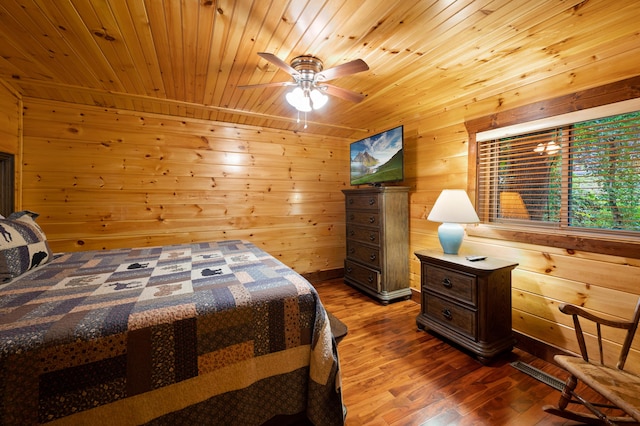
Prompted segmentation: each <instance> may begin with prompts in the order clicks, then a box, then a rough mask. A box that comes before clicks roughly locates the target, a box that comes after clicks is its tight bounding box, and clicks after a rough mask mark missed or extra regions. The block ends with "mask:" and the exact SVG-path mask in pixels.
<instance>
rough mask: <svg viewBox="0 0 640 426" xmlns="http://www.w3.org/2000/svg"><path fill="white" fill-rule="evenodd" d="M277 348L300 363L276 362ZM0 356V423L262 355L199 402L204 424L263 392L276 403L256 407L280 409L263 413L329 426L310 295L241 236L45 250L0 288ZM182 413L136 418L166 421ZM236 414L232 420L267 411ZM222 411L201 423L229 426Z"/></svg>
mask: <svg viewBox="0 0 640 426" xmlns="http://www.w3.org/2000/svg"><path fill="white" fill-rule="evenodd" d="M289 353H294V354H295V356H297V357H298V358H300V357H301V356H302V358H305V360H304V362H302V364H306V365H300V361H296V362H297V364H296V362H294V361H291V362H289V361H288V358H287V356H288V354H289ZM301 354H302V355H301ZM0 356H1V363H2V366H1V373H0V392H1V395H0V423H1V424H42V423H46V422H49V421H54V420H56V419H61V418H63V417H65V416H70V415H73V414H77V413H80V412H83V411H85V410H90V409H94V408H95V407H100V406H103V405H106V404H111V403H114V402H117V401H120V400H122V399H126V398H130V397H134V396H139V395H144V394H145V393H148V392H153V391H155V390H159V389H162V388H164V387H169V389H171V388H170V386H174V385H176V384H180V383H183V384H184V383H189V381H190V380H195V378H198V376H200V377H202V376H205V377H206V375H207V374H210V373H216V372H223V371H234V370H233V368H238V366H243V367H242V368H243V369H247V368H245V367H244V366H245V365H252V366H254V367H255V365H256V362H258V361H259V360H260V358H261V357H267V358H265V359H271V360H276V359H277V360H278V361H277V365H275V366H274V365H270V364H271V361H269V362H267V363H266V364H269V365H270V367H269V368H270V369H272V370H273V371H271V372H270V373H268V374H265V373H264V372H263V373H260V374H256V375H255V377H253V376H252V377H253V378H249V379H247V378H246V377H243V378H242V380H243V381H242V383H240V382H239V383H234V377H226V378H225V380H224V381H225V383H226V382H229V383H226V384H225V386H226V387H225V386H222V387H221V389H222V390H221V391H220V394H219V395H215V396H214V397H210V398H207V399H206V400H202V401H200V402H199V404H198V405H197V406H198V407H199V408H198V410H200V409H204V408H203V407H205V406H208V407H209V408H210V409H209V411H208V413H207V416H209V415H211V411H212V410H213V411H216V412H218V413H223V412H224V411H225V410H223V408H224V407H227V408H228V407H229V404H230V402H229V401H241V400H243V398H245V399H246V400H248V401H261V400H263V401H269V400H272V399H274V396H273V395H274V394H275V395H276V397H275V399H276V400H278V403H277V404H275V403H270V404H267V405H272V406H273V405H274V404H275V405H278V404H280V405H282V407H278V408H274V409H277V410H278V412H276V413H275V414H278V413H282V414H294V413H297V412H299V410H300V409H302V410H303V411H305V412H306V414H307V417H309V418H310V420H311V421H312V422H314V423H315V424H316V425H322V424H342V404H341V396H340V390H339V389H337V386H336V383H338V382H339V372H338V365H337V362H338V361H337V353H336V351H335V342H332V339H331V337H330V329H329V326H328V320H327V317H326V313H325V311H324V308H323V307H322V304H321V303H320V301H319V299H318V296H317V293H316V292H315V289H314V288H313V287H312V286H311V285H310V284H309V283H308V282H307V281H306V280H305V279H304V278H302V277H301V276H300V275H298V274H297V273H296V272H295V271H293V270H291V269H290V268H288V267H287V266H285V265H284V264H282V263H281V262H279V261H278V260H277V259H275V258H274V257H273V256H271V255H269V254H268V253H266V252H264V251H262V250H261V249H259V248H258V247H256V246H255V245H253V244H252V243H249V242H246V241H239V240H234V241H220V242H211V243H196V244H189V245H173V246H163V247H149V248H137V249H121V250H109V251H87V252H74V253H63V254H61V255H58V256H57V257H56V258H55V259H54V260H53V261H51V262H50V263H48V264H46V265H44V266H42V267H39V268H36V269H34V270H33V271H31V272H30V273H28V274H27V275H25V276H23V277H20V278H18V279H15V280H13V281H12V282H10V283H8V284H6V285H3V286H0ZM276 356H278V357H279V358H277V357H276ZM268 357H272V358H268ZM255 360H258V361H255ZM258 363H259V362H258ZM263 364H264V362H263ZM225 369H226V370H225ZM211 377H214V378H215V380H214V379H211V383H216V384H218V383H219V382H221V380H220V379H219V378H217V376H211ZM230 389H231V390H233V392H232V393H229V392H228V391H229V390H230ZM279 389H282V391H283V395H285V393H286V396H283V397H282V398H280V397H277V395H278V392H279ZM285 391H286V392H285ZM241 392H245V393H248V394H250V397H248V399H247V395H244V396H242V395H239V393H241ZM214 394H215V392H214ZM169 395H170V394H169ZM303 400H304V401H303ZM301 401H302V402H301ZM301 403H302V404H304V405H305V406H303V407H300V404H301ZM288 405H289V406H288ZM184 410H187V409H186V408H185V409H184ZM184 410H183V411H177V412H176V411H173V412H171V413H166V417H160V418H154V419H147V420H148V421H149V422H150V423H153V422H156V423H157V424H162V423H163V422H164V421H163V418H164V419H165V420H166V422H167V423H169V422H171V423H172V424H174V423H175V422H176V421H177V420H176V419H180V418H182V417H184V416H188V415H189V413H187V411H184ZM239 410H245V411H247V412H245V413H244V414H242V415H243V416H244V417H242V419H243V420H242V422H243V423H244V424H260V423H261V422H263V421H265V420H268V418H269V417H267V418H263V417H264V416H271V415H272V414H274V413H269V409H268V407H267V409H265V410H266V411H265V410H257V409H255V407H253V410H254V411H256V412H255V413H252V412H251V410H250V409H249V410H247V409H246V407H244V408H243V407H237V411H239ZM263 411H265V412H263ZM283 411H284V412H283ZM183 415H184V416H183ZM197 415H201V414H197ZM220 415H222V414H220ZM232 415H233V414H230V413H228V412H225V413H224V416H225V419H217V420H216V418H215V417H212V418H209V421H210V423H211V424H216V423H219V424H232V423H234V421H232V420H231V418H229V417H228V416H232ZM137 422H138V421H135V423H137ZM229 422H230V423H229ZM236 424H237V423H236Z"/></svg>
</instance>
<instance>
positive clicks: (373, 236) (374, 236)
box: [369, 234, 376, 242]
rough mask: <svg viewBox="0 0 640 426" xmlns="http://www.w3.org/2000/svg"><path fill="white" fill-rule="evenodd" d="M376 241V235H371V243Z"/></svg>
mask: <svg viewBox="0 0 640 426" xmlns="http://www.w3.org/2000/svg"><path fill="white" fill-rule="evenodd" d="M375 240H376V234H369V241H371V242H373V241H375Z"/></svg>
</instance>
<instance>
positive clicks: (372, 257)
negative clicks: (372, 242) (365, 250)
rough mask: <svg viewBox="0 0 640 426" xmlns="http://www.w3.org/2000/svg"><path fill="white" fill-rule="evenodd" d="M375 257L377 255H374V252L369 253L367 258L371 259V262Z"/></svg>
mask: <svg viewBox="0 0 640 426" xmlns="http://www.w3.org/2000/svg"><path fill="white" fill-rule="evenodd" d="M376 258H377V256H376V255H375V254H374V253H371V254H370V255H369V260H371V261H372V262H373V261H374V260H376Z"/></svg>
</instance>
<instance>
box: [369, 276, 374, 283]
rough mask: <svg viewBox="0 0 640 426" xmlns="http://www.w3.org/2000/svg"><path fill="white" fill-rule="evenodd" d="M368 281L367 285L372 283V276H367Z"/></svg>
mask: <svg viewBox="0 0 640 426" xmlns="http://www.w3.org/2000/svg"><path fill="white" fill-rule="evenodd" d="M368 280H369V284H371V283H373V275H369V278H368Z"/></svg>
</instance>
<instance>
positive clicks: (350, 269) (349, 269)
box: [347, 266, 353, 274]
mask: <svg viewBox="0 0 640 426" xmlns="http://www.w3.org/2000/svg"><path fill="white" fill-rule="evenodd" d="M351 272H353V268H351V266H347V273H348V274H350V273H351Z"/></svg>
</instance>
